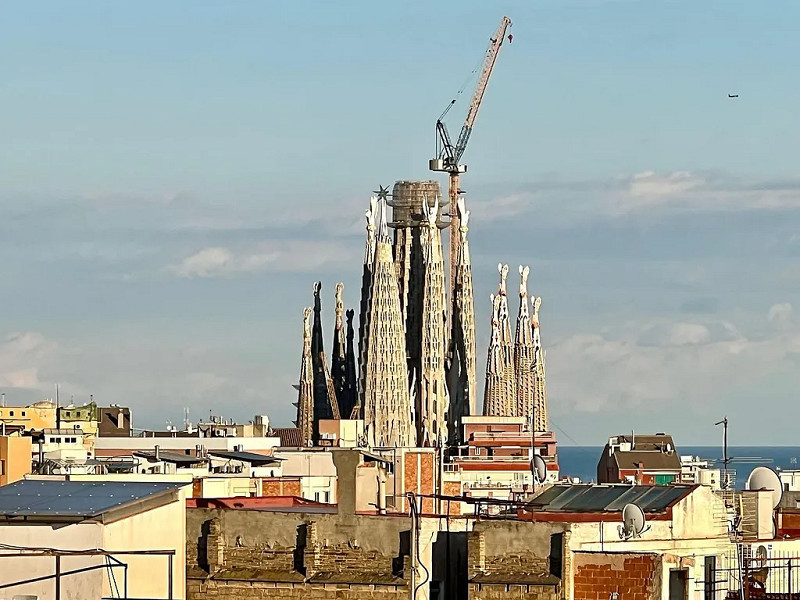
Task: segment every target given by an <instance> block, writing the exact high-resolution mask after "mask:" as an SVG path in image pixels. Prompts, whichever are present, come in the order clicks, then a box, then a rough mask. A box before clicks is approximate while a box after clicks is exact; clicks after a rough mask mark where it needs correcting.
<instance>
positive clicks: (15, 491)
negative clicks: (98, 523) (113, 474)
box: [0, 479, 185, 518]
mask: <svg viewBox="0 0 800 600" xmlns="http://www.w3.org/2000/svg"><path fill="white" fill-rule="evenodd" d="M183 485H185V484H176V483H165V482H160V483H148V482H140V481H133V482H117V481H115V482H103V481H37V480H32V479H25V480H22V481H16V482H14V483H10V484H8V485H4V486H2V487H0V517H6V518H12V517H74V518H91V517H98V516H100V515H102V514H103V513H106V512H108V511H110V510H112V509H115V508H119V507H121V506H124V505H126V504H131V503H134V502H138V501H140V500H144V499H145V498H149V497H151V496H157V495H159V494H163V493H165V492H169V491H173V490H177V489H179V488H180V487H182V486H183Z"/></svg>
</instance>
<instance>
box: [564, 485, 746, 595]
mask: <svg viewBox="0 0 800 600" xmlns="http://www.w3.org/2000/svg"><path fill="white" fill-rule="evenodd" d="M724 515H725V511H724V506H723V504H722V501H721V500H720V499H719V497H717V496H716V495H715V494H714V493H713V492H712V491H711V489H710V488H708V487H706V486H698V487H697V488H695V489H694V490H693V491H692V493H690V494H689V495H688V496H687V497H685V498H683V499H682V500H680V501H679V502H677V503H676V504H675V505H674V506H673V507H672V509H671V518H670V519H667V520H663V519H659V520H657V519H655V518H652V517H650V516H648V521H647V529H646V530H645V531H644V532H643V533H642V535H641V537H639V538H632V539H629V540H621V539H620V536H619V531H618V528H619V524H620V521H619V520H617V519H612V520H609V521H604V522H598V521H594V522H581V523H573V524H572V525H571V535H570V550H572V551H575V552H578V551H588V552H607V553H657V554H664V555H669V556H671V557H672V558H673V559H674V561H676V562H675V564H674V565H673V567H675V568H687V569H688V571H689V578H690V580H693V581H702V579H703V576H704V575H703V559H704V557H705V556H717V557H722V556H726V555H728V554H729V553H730V551H731V550H732V549H733V548H734V545H733V544H731V541H730V538H729V537H728V530H727V523H726V520H725V516H724ZM671 560H672V559H671ZM664 585H665V586H666V582H665V583H664ZM665 593H666V592H665ZM568 597H569V596H568ZM665 597H666V596H665ZM691 597H694V596H691ZM697 597H701V596H697Z"/></svg>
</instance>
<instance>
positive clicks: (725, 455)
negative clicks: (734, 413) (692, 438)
mask: <svg viewBox="0 0 800 600" xmlns="http://www.w3.org/2000/svg"><path fill="white" fill-rule="evenodd" d="M717 425H722V466H723V468H724V470H725V478H724V480H723V482H722V489H726V488H727V487H728V483H729V482H728V465H729V464H730V462H731V459H730V457H729V456H728V417H723V418H722V421H717V422H716V423H714V427H716V426H717Z"/></svg>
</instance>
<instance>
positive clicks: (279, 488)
mask: <svg viewBox="0 0 800 600" xmlns="http://www.w3.org/2000/svg"><path fill="white" fill-rule="evenodd" d="M261 495H262V496H297V497H298V498H302V496H303V491H302V486H301V485H300V478H299V477H296V478H289V477H265V478H263V479H262V480H261Z"/></svg>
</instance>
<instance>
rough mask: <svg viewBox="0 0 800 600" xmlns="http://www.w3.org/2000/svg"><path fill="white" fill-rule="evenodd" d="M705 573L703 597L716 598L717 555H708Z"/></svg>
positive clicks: (706, 599)
mask: <svg viewBox="0 0 800 600" xmlns="http://www.w3.org/2000/svg"><path fill="white" fill-rule="evenodd" d="M704 567H705V573H704V577H703V580H704V586H703V599H704V600H714V598H715V597H716V595H717V594H716V591H717V584H716V581H715V580H716V577H717V557H716V556H706V558H705V564H704Z"/></svg>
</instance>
